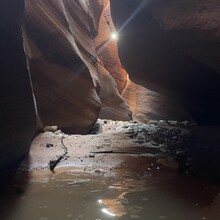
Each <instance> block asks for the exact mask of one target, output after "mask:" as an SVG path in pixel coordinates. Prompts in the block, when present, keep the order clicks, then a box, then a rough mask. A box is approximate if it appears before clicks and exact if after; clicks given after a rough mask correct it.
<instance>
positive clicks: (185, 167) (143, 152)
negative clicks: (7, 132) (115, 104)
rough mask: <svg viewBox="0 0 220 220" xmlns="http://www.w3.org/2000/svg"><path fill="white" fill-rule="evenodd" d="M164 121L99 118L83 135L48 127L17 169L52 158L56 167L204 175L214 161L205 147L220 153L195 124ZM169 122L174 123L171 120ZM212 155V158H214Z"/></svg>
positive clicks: (39, 165) (48, 165)
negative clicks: (65, 132)
mask: <svg viewBox="0 0 220 220" xmlns="http://www.w3.org/2000/svg"><path fill="white" fill-rule="evenodd" d="M166 123H167V124H166V125H165V123H164V122H163V123H162V124H161V122H160V121H158V122H156V121H154V122H153V124H152V122H149V123H148V124H142V123H138V122H122V121H111V120H100V119H99V120H98V121H97V123H96V124H95V125H94V126H93V127H91V130H90V133H89V134H87V135H68V134H64V133H63V132H62V131H60V130H57V131H55V132H49V131H47V132H44V133H41V134H39V135H38V136H37V137H36V138H35V139H34V140H33V143H32V146H31V151H30V155H29V159H30V158H31V160H28V158H27V159H26V160H25V161H24V162H23V164H22V165H21V168H20V169H21V170H33V169H39V170H41V171H43V170H45V169H46V170H48V169H49V168H51V163H50V162H51V161H52V162H57V164H56V166H54V167H53V169H52V170H55V171H56V169H57V168H59V167H70V166H73V167H78V168H79V167H80V168H81V169H82V170H87V171H91V172H96V171H97V170H100V169H102V170H105V172H110V173H111V170H114V169H118V168H120V167H124V166H125V167H133V166H137V167H139V169H141V170H148V169H150V170H151V169H153V170H157V169H165V170H170V171H181V172H184V173H188V174H193V175H197V176H203V177H207V175H206V174H207V172H208V170H209V169H213V165H212V166H209V164H205V165H204V163H203V159H204V157H205V156H204V149H205V150H206V151H209V158H210V157H211V156H213V155H212V153H213V152H215V153H216V155H215V158H216V157H217V155H220V154H218V152H217V151H216V150H215V148H214V147H213V145H212V144H210V145H208V146H207V143H206V145H205V146H206V148H204V147H203V145H204V144H201V141H200V142H199V141H198V140H199V136H200V135H198V133H199V132H198V131H197V130H198V127H196V126H190V125H188V123H186V122H178V123H177V122H172V121H170V122H166ZM168 123H170V124H176V125H175V126H170V125H168ZM155 124H157V125H155ZM47 130H49V128H47ZM195 131H197V133H196V132H195ZM196 134H197V136H196ZM203 142H204V141H203ZM64 148H65V150H64ZM196 152H197V153H196ZM64 154H65V155H64ZM202 155H203V156H202ZM205 155H207V154H206V153H205ZM140 161H141V162H140ZM204 161H207V159H206V160H204ZM217 161H218V160H216V159H215V162H213V163H214V164H215V163H217ZM215 170H216V169H215ZM217 170H218V168H217ZM217 170H216V172H217ZM209 173H212V175H209V176H212V177H214V178H215V177H216V178H215V179H218V178H219V176H218V173H213V172H211V170H210V172H209Z"/></svg>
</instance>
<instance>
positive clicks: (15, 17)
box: [0, 0, 35, 174]
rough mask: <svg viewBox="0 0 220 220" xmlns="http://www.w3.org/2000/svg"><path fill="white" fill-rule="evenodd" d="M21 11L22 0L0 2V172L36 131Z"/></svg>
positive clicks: (16, 157) (21, 153)
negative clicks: (21, 24)
mask: <svg viewBox="0 0 220 220" xmlns="http://www.w3.org/2000/svg"><path fill="white" fill-rule="evenodd" d="M23 10H24V2H23V1H22V0H16V1H15V0H2V1H1V7H0V33H1V34H0V51H1V53H0V73H1V80H0V124H1V128H0V132H1V135H0V174H1V173H2V171H3V170H2V169H3V168H6V167H7V166H8V165H11V164H12V163H15V162H17V161H18V160H19V159H21V157H22V156H24V155H25V154H26V153H27V152H28V151H29V145H30V143H31V140H32V137H33V134H34V132H35V109H34V101H33V96H32V88H31V83H30V78H29V73H28V69H27V63H26V57H25V53H24V49H23V39H22V31H21V26H20V23H19V22H21V18H22V14H23ZM5 170H7V169H5Z"/></svg>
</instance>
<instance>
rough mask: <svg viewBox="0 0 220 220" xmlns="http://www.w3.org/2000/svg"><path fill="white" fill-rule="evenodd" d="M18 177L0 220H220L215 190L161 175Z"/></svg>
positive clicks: (6, 197)
mask: <svg viewBox="0 0 220 220" xmlns="http://www.w3.org/2000/svg"><path fill="white" fill-rule="evenodd" d="M31 175H32V174H30V173H29V174H25V175H24V174H18V175H17V177H16V180H15V182H14V183H13V184H12V186H10V187H9V189H7V190H5V192H4V195H3V194H2V195H1V208H0V219H1V220H64V219H74V220H81V219H85V220H105V219H112V220H116V219H122V220H123V219H125V220H128V219H140V220H161V219H166V220H205V219H209V220H220V194H219V193H220V191H219V189H220V188H219V186H217V185H213V184H207V183H205V182H202V181H200V180H196V179H193V178H190V177H186V176H183V175H179V174H174V173H170V172H165V171H155V172H150V171H149V172H144V173H142V174H136V173H132V172H130V173H129V172H118V173H114V175H108V176H106V175H103V174H101V173H100V175H97V174H96V175H93V174H89V173H83V172H75V171H68V172H63V173H59V174H56V173H55V174H50V175H45V176H41V177H36V178H33V177H31Z"/></svg>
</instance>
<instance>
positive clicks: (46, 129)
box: [44, 126, 58, 132]
mask: <svg viewBox="0 0 220 220" xmlns="http://www.w3.org/2000/svg"><path fill="white" fill-rule="evenodd" d="M57 129H58V127H57V126H46V127H45V128H44V131H45V132H46V131H51V132H55V131H56V130H57Z"/></svg>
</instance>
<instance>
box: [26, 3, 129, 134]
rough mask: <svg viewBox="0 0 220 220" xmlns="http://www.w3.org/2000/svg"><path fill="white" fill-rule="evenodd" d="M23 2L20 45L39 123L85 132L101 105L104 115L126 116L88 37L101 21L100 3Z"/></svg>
mask: <svg viewBox="0 0 220 220" xmlns="http://www.w3.org/2000/svg"><path fill="white" fill-rule="evenodd" d="M25 3H26V4H25V19H24V26H23V29H24V41H25V48H26V53H27V57H28V62H29V66H30V73H31V78H32V82H33V88H34V93H35V96H36V101H37V109H38V113H39V116H40V119H41V121H42V124H43V126H45V125H58V126H59V127H61V128H68V130H71V132H86V131H87V129H88V127H89V126H90V125H91V124H93V123H94V122H95V121H96V120H97V118H98V116H99V112H100V109H101V115H103V117H109V118H112V119H120V120H129V119H130V115H131V114H130V110H129V108H128V106H127V104H126V103H125V101H124V100H123V98H122V97H121V96H120V94H119V92H120V89H119V87H118V86H117V84H116V83H117V81H116V80H114V78H113V77H112V74H111V73H109V70H108V68H106V66H105V65H104V64H103V62H102V60H101V59H100V58H99V56H98V55H97V50H96V47H97V45H95V43H94V41H93V39H94V38H96V37H97V33H98V32H99V30H100V25H102V24H100V22H99V20H100V16H101V14H102V11H103V7H105V4H104V2H103V1H86V0H75V1H73V0H66V1H59V0H46V1H43V0H36V1H32V0H26V1H25ZM103 40H106V39H103ZM100 43H101V40H100ZM115 65H116V66H117V64H115ZM115 74H116V75H117V74H118V75H119V76H120V72H117V73H115ZM115 82H116V83H115ZM108 113H110V114H108Z"/></svg>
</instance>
